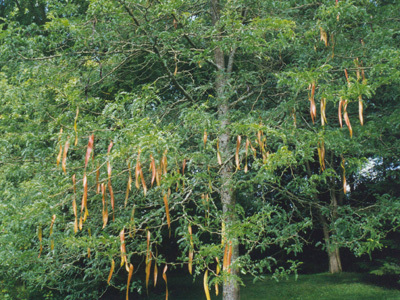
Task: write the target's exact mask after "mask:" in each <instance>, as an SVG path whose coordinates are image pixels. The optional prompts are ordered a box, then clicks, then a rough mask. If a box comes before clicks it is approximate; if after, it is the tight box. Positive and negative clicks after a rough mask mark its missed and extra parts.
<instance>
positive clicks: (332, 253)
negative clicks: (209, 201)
mask: <svg viewBox="0 0 400 300" xmlns="http://www.w3.org/2000/svg"><path fill="white" fill-rule="evenodd" d="M337 207H338V203H337V199H336V194H335V191H334V189H331V216H332V222H334V221H335V220H336V218H337ZM320 220H321V224H322V230H323V233H324V240H325V246H326V252H327V254H328V260H329V272H330V273H331V274H335V273H340V272H342V262H341V259H340V251H339V247H338V246H337V245H333V244H332V243H331V237H330V230H329V226H328V221H327V220H326V218H325V217H324V216H323V215H322V214H321V213H320Z"/></svg>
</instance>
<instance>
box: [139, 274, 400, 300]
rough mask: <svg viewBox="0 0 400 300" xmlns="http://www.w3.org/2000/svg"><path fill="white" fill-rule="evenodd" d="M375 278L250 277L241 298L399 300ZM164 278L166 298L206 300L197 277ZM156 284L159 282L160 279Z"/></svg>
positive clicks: (152, 298) (155, 298)
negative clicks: (254, 279) (262, 278)
mask: <svg viewBox="0 0 400 300" xmlns="http://www.w3.org/2000/svg"><path fill="white" fill-rule="evenodd" d="M379 279H380V278H379V277H374V276H370V275H367V274H358V273H343V274H338V275H331V274H327V273H322V274H312V275H299V277H298V279H297V281H295V280H294V277H291V278H290V279H289V280H284V281H281V282H276V281H274V280H266V281H262V282H261V281H259V282H256V283H253V282H252V280H251V278H245V280H244V282H245V284H246V286H245V287H242V288H241V300H318V299H323V300H400V290H399V289H395V288H384V287H382V281H381V280H380V281H381V282H380V283H379V282H378V280H379ZM168 281H169V299H170V300H200V299H201V300H204V299H206V297H205V295H204V292H203V288H202V279H201V278H198V279H197V280H196V282H195V283H193V282H192V281H191V278H190V277H189V276H187V277H177V276H175V277H173V276H171V277H169V278H168ZM383 283H384V282H383ZM160 284H161V285H163V282H160ZM159 292H160V291H159ZM210 294H211V299H212V300H218V299H222V297H221V295H220V296H218V297H216V296H215V291H214V289H212V290H210ZM143 299H150V300H161V299H165V295H164V294H163V293H160V294H158V295H154V294H153V295H150V297H149V298H143Z"/></svg>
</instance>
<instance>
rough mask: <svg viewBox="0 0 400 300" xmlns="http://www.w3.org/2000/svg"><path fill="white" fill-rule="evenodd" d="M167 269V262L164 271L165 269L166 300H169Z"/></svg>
mask: <svg viewBox="0 0 400 300" xmlns="http://www.w3.org/2000/svg"><path fill="white" fill-rule="evenodd" d="M167 270H168V266H167V264H165V267H164V271H163V275H162V276H163V279H164V281H165V300H168V282H167Z"/></svg>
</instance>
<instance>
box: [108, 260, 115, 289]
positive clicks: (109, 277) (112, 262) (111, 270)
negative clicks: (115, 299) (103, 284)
mask: <svg viewBox="0 0 400 300" xmlns="http://www.w3.org/2000/svg"><path fill="white" fill-rule="evenodd" d="M114 268H115V261H114V260H113V259H112V260H111V269H110V273H109V274H108V279H107V284H108V285H109V284H110V281H111V278H112V275H113V273H114Z"/></svg>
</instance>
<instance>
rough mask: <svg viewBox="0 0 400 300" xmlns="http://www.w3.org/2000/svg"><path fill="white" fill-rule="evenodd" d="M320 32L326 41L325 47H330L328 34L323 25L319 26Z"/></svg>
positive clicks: (322, 39)
mask: <svg viewBox="0 0 400 300" xmlns="http://www.w3.org/2000/svg"><path fill="white" fill-rule="evenodd" d="M319 33H320V36H321V38H320V39H321V41H323V42H324V43H325V47H328V34H327V33H326V32H325V30H324V29H323V28H322V27H320V28H319Z"/></svg>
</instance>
